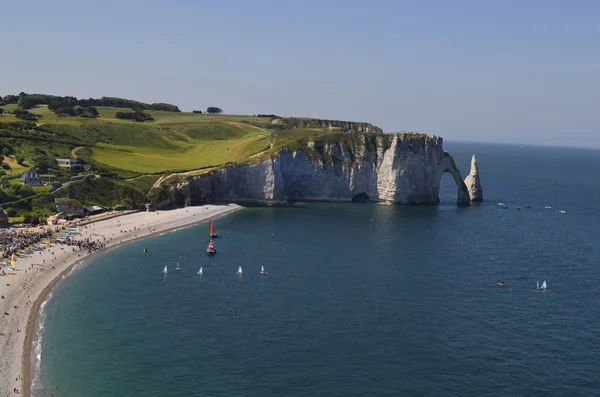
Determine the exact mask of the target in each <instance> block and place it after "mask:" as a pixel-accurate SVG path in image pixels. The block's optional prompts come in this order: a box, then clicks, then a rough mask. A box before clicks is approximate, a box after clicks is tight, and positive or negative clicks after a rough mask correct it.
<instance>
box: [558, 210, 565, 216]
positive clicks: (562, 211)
mask: <svg viewBox="0 0 600 397" xmlns="http://www.w3.org/2000/svg"><path fill="white" fill-rule="evenodd" d="M558 212H560V213H561V214H563V215H565V214H566V213H567V211H565V210H560V211H558Z"/></svg>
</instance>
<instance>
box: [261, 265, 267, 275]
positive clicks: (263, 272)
mask: <svg viewBox="0 0 600 397" xmlns="http://www.w3.org/2000/svg"><path fill="white" fill-rule="evenodd" d="M260 274H262V275H265V274H269V273H267V272H265V267H264V266H261V267H260Z"/></svg>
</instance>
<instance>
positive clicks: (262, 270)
mask: <svg viewBox="0 0 600 397" xmlns="http://www.w3.org/2000/svg"><path fill="white" fill-rule="evenodd" d="M260 272H261V273H262V274H265V267H264V266H261V267H260Z"/></svg>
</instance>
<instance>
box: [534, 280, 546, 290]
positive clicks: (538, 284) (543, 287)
mask: <svg viewBox="0 0 600 397" xmlns="http://www.w3.org/2000/svg"><path fill="white" fill-rule="evenodd" d="M536 284H537V289H548V286H547V285H546V280H544V281H543V282H542V286H541V287H540V282H539V281H536Z"/></svg>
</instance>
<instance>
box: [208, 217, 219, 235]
mask: <svg viewBox="0 0 600 397" xmlns="http://www.w3.org/2000/svg"><path fill="white" fill-rule="evenodd" d="M208 231H209V235H210V238H217V237H219V233H217V232H216V231H215V224H214V223H213V221H212V219H211V220H209V221H208Z"/></svg>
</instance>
